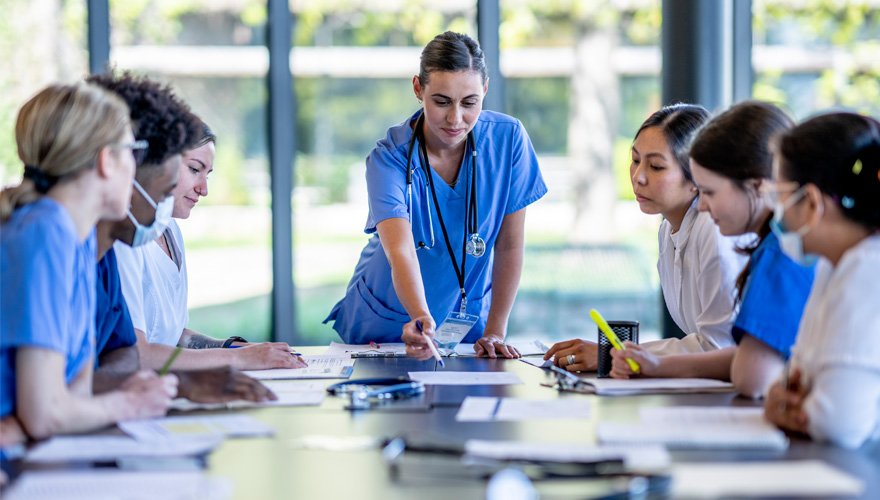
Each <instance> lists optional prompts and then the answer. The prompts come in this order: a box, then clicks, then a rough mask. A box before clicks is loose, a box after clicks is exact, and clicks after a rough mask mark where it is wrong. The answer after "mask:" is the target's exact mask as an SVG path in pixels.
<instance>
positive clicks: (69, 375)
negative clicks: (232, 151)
mask: <svg viewBox="0 0 880 500" xmlns="http://www.w3.org/2000/svg"><path fill="white" fill-rule="evenodd" d="M15 138H16V143H17V146H18V155H19V157H20V158H21V160H22V162H23V163H24V165H25V167H24V179H23V180H22V181H21V184H19V185H18V186H15V187H10V188H7V189H4V190H3V191H2V193H0V275H2V276H3V300H2V301H0V335H2V337H0V339H2V342H0V418H2V419H4V423H3V425H4V426H5V425H6V423H7V422H8V421H9V417H11V416H14V417H16V418H17V422H18V423H20V424H21V428H22V429H23V430H24V432H25V433H26V434H27V435H28V436H30V437H31V438H34V439H44V438H47V437H49V436H52V435H54V434H62V433H75V432H85V431H91V430H95V429H99V428H101V427H104V426H107V425H109V424H112V423H115V422H118V421H121V420H128V419H145V418H151V417H157V416H160V415H164V414H165V412H166V410H167V408H168V406H169V404H170V403H171V398H173V397H174V396H175V394H176V393H177V379H176V378H175V377H174V376H173V375H169V376H165V377H159V376H158V375H156V373H154V372H149V371H143V372H138V373H136V374H134V375H132V376H131V377H129V378H128V379H127V380H125V382H123V383H122V385H121V386H120V387H119V390H116V391H113V392H109V393H106V394H102V395H99V396H94V395H92V358H93V357H94V356H95V339H94V334H95V333H94V330H95V326H94V319H95V317H94V314H95V247H96V238H95V231H94V229H95V224H96V223H97V222H98V221H99V220H101V219H104V218H107V219H119V218H121V217H123V216H124V215H125V208H126V206H127V204H128V200H129V197H130V193H131V191H130V190H131V187H130V186H131V182H132V176H133V175H134V170H135V160H134V156H133V154H132V150H133V149H138V148H141V147H143V144H141V143H138V142H135V140H134V136H133V135H132V132H131V125H130V120H129V117H128V109H127V108H126V105H125V103H124V102H122V100H120V99H119V98H117V97H115V96H113V95H112V94H110V93H108V92H105V91H104V90H102V89H100V88H98V87H96V86H93V85H88V84H85V83H78V84H72V85H51V86H49V87H46V88H45V89H43V90H42V91H40V92H39V93H38V94H37V95H36V96H34V97H33V98H31V99H30V100H29V101H28V102H26V103H25V104H24V106H22V108H21V110H20V111H19V114H18V119H17V121H16V126H15Z"/></svg>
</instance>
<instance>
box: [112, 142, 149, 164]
mask: <svg viewBox="0 0 880 500" xmlns="http://www.w3.org/2000/svg"><path fill="white" fill-rule="evenodd" d="M149 146H150V143H148V142H147V141H145V140H140V141H134V142H122V143H119V144H114V145H113V147H116V148H125V149H130V150H131V155H132V156H133V157H134V162H135V164H136V165H138V166H140V165H141V164H142V163H143V161H144V158H146V156H147V148H148V147H149Z"/></svg>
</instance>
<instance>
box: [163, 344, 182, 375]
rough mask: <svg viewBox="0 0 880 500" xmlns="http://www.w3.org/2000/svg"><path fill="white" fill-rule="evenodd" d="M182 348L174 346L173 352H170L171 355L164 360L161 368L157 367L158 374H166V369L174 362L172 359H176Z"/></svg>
mask: <svg viewBox="0 0 880 500" xmlns="http://www.w3.org/2000/svg"><path fill="white" fill-rule="evenodd" d="M182 350H183V347H180V346H177V347H175V348H174V352H172V353H171V356H168V360H167V361H165V364H164V365H162V368H160V369H159V376H160V377H161V376H164V375H168V370H170V369H171V364H172V363H174V360H175V359H177V356H179V355H180V351H182Z"/></svg>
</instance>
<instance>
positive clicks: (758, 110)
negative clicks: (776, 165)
mask: <svg viewBox="0 0 880 500" xmlns="http://www.w3.org/2000/svg"><path fill="white" fill-rule="evenodd" d="M791 126H792V122H791V119H790V118H789V117H788V116H787V115H786V114H785V113H784V112H783V111H782V110H781V109H779V108H777V107H776V106H773V105H771V104H767V103H762V102H755V101H753V102H743V103H740V104H737V105H735V106H732V107H731V108H730V109H728V110H727V111H725V112H724V113H721V114H720V115H718V116H716V117H715V118H713V119H712V120H711V121H710V122H709V123H707V124H706V125H705V126H704V127H703V128H702V129H701V130H700V132H699V133H698V134H697V136H696V137H695V138H694V141H693V143H692V144H691V150H690V159H691V171H692V172H693V176H694V182H695V184H696V186H697V188H698V189H699V192H700V198H699V204H698V208H699V209H700V211H703V212H708V213H709V215H710V216H711V217H712V220H714V221H715V224H717V225H718V228H719V230H720V231H721V234H723V235H725V236H736V235H746V234H749V233H754V234H757V238H755V239H754V243H753V244H752V245H750V246H748V247H746V248H744V249H742V251H743V252H745V253H747V254H749V255H750V258H749V261H748V263H747V264H746V267H745V269H744V270H743V271H742V273H741V274H740V276H739V278H738V279H737V302H736V306H737V307H738V312H737V314H736V319H735V320H734V322H733V328H732V331H731V334H732V336H733V339H734V340H735V341H736V343H737V347H736V348H735V349H729V350H721V351H716V352H710V353H695V354H682V355H680V356H675V357H667V358H665V359H664V358H663V357H657V356H653V355H652V354H650V353H648V352H646V351H644V350H642V349H641V348H639V347H637V346H633V347H632V348H631V349H627V350H626V351H624V352H612V356H613V357H614V365H613V368H612V375H614V376H617V377H627V376H630V375H631V374H632V372H631V370H630V369H629V366H628V364H627V363H626V362H625V358H627V357H631V358H633V359H635V360H636V361H637V362H639V364H640V365H641V366H642V367H643V370H642V371H643V372H644V373H643V374H646V375H651V374H652V373H651V372H652V371H654V372H656V373H655V376H656V375H659V376H675V375H674V374H673V375H670V374H668V372H669V371H670V370H672V371H674V369H675V368H677V367H682V366H704V367H705V366H707V365H708V366H712V367H714V368H716V369H717V371H718V372H719V375H722V374H726V375H727V376H729V377H730V380H731V381H732V382H733V384H734V386H735V387H736V389H737V391H738V392H739V393H740V394H743V395H746V396H749V397H752V398H757V397H762V396H763V395H764V394H765V393H766V391H767V389H768V388H769V386H770V384H771V383H772V382H773V380H775V379H776V377H777V376H778V375H779V373H780V372H781V371H782V367H783V365H784V363H785V360H786V359H788V357H789V355H790V352H791V351H790V350H791V346H792V345H793V344H794V341H795V336H796V334H797V327H798V323H799V322H800V318H801V314H802V312H803V308H804V303H805V302H806V300H807V295H808V294H809V291H810V286H811V284H812V281H813V269H812V268H810V267H804V266H802V265H800V264H799V263H796V262H794V261H793V260H791V259H790V258H789V257H787V256H786V255H784V254H783V252H782V250H781V248H780V245H779V240H778V239H777V237H776V235H774V234H773V233H772V232H771V230H770V219H771V217H772V210H773V207H772V206H771V205H770V204H769V203H767V202H766V200H765V199H764V198H763V197H762V196H761V191H760V187H761V185H762V184H764V183H766V182H767V181H769V180H770V177H771V173H772V154H771V152H770V139H771V138H772V137H773V136H774V135H775V134H777V133H780V132H783V131H785V130H787V129H788V128H790V127H791ZM678 376H686V375H678ZM702 376H706V375H705V374H704V375H702ZM718 378H723V377H720V376H719V377H718Z"/></svg>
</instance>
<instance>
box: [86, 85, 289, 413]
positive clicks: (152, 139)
mask: <svg viewBox="0 0 880 500" xmlns="http://www.w3.org/2000/svg"><path fill="white" fill-rule="evenodd" d="M146 88H148V87H147V86H144V87H138V86H133V87H131V88H130V89H129V92H127V94H128V95H129V96H132V97H134V96H140V98H137V99H132V100H131V102H132V108H133V111H132V115H133V116H137V126H138V129H139V130H138V132H137V134H136V135H137V136H139V137H141V138H143V139H144V140H146V141H147V142H148V143H149V150H147V149H146V148H145V149H141V150H138V153H140V155H139V157H138V158H137V160H138V161H137V176H136V177H137V178H138V179H139V180H138V183H139V184H140V186H141V188H142V189H143V190H144V191H146V192H147V193H148V194H149V193H153V194H152V195H150V196H156V197H157V198H162V197H164V194H165V193H164V191H163V190H164V189H167V187H168V186H170V185H171V184H172V183H173V182H176V180H177V174H178V169H177V166H176V165H173V162H172V164H170V167H169V164H168V162H165V161H162V160H161V159H162V158H167V157H170V156H174V155H173V154H172V153H174V152H177V151H180V149H181V148H183V147H185V146H184V145H185V144H186V143H187V142H190V141H191V136H193V135H195V134H196V133H197V132H199V131H201V130H203V124H202V123H201V121H200V120H197V119H196V118H195V117H194V116H193V115H192V114H191V113H190V112H189V111H188V110H187V109H186V108H184V107H183V106H182V105H181V103H180V102H179V101H176V100H175V99H174V96H173V94H171V92H170V91H169V90H168V89H160V90H159V91H156V92H151V93H149V94H148V93H146V92H143V91H144V90H145V89H146ZM153 90H155V89H153ZM145 95H151V98H150V99H145V98H143V97H144V96H145ZM144 160H147V161H144ZM163 169H164V170H163ZM142 198H143V195H142V194H140V193H134V192H132V199H131V202H130V206H131V208H130V210H131V211H132V215H133V217H135V219H136V220H144V221H146V220H149V219H150V218H151V217H153V215H154V214H153V210H152V207H149V206H147V205H148V204H145V203H144V202H143V199H142ZM131 225H132V222H131V221H130V220H128V219H127V218H126V219H122V220H121V221H114V220H102V221H100V222H98V225H97V228H96V232H97V239H98V252H97V253H98V255H97V257H98V262H97V265H96V273H97V289H96V291H97V302H96V314H95V347H96V349H95V351H96V354H97V355H96V357H95V363H94V364H95V372H94V376H93V390H94V392H95V393H101V392H106V391H108V390H112V389H115V388H116V387H117V386H118V385H119V384H120V383H121V381H123V380H124V379H125V378H127V377H128V376H129V375H130V374H131V373H134V372H136V371H138V370H139V369H140V365H141V362H140V357H141V356H140V355H139V352H138V347H137V336H136V335H135V331H134V326H133V324H132V321H131V316H130V315H129V312H128V306H127V304H126V302H125V299H124V298H123V296H122V289H121V286H120V278H119V272H118V269H117V264H116V252H115V251H114V249H113V244H114V243H115V242H116V241H117V240H118V238H120V237H121V238H123V240H122V241H124V242H125V243H126V244H129V245H130V244H131V243H132V241H133V238H134V234H135V232H133V231H131V227H132V226H131ZM129 237H130V239H129ZM153 350H159V351H167V349H166V348H165V346H158V345H156V346H154V345H149V344H148V345H147V346H146V347H145V348H143V351H144V355H143V358H144V364H145V365H147V366H149V367H150V368H154V369H158V368H159V367H160V366H161V365H160V363H163V362H164V360H163V359H162V357H161V355H162V354H165V353H164V352H161V353H159V354H156V353H153V352H150V351H153ZM172 352H173V351H172ZM169 356H170V354H169ZM166 359H167V356H166ZM180 366H181V365H179V364H177V361H175V365H174V368H175V372H174V373H175V375H177V378H178V382H179V383H178V396H179V397H184V398H187V399H189V400H191V401H196V402H202V403H217V402H226V401H232V400H238V399H243V400H249V401H265V400H269V399H274V395H273V394H272V392H271V391H270V390H269V389H268V388H266V387H265V386H264V385H263V384H261V383H260V382H259V381H257V380H254V379H252V378H250V377H248V376H246V375H244V374H243V373H241V372H240V371H238V370H236V369H235V368H232V367H231V366H228V365H227V366H217V367H214V368H208V369H202V370H186V369H184V370H178V368H179V367H180ZM184 368H186V366H184Z"/></svg>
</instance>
